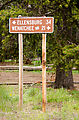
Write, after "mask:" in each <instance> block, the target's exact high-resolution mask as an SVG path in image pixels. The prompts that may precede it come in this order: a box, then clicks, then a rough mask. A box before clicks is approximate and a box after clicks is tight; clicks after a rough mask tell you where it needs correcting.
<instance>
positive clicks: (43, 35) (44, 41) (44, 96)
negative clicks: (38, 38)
mask: <svg viewBox="0 0 79 120" xmlns="http://www.w3.org/2000/svg"><path fill="white" fill-rule="evenodd" d="M42 111H43V112H45V111H46V34H42Z"/></svg>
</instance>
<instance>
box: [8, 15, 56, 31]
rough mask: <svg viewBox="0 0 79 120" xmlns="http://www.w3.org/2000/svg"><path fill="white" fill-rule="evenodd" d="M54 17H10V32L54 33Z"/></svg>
mask: <svg viewBox="0 0 79 120" xmlns="http://www.w3.org/2000/svg"><path fill="white" fill-rule="evenodd" d="M53 31H54V18H53V17H21V18H10V19H9V32H10V33H52V32H53Z"/></svg>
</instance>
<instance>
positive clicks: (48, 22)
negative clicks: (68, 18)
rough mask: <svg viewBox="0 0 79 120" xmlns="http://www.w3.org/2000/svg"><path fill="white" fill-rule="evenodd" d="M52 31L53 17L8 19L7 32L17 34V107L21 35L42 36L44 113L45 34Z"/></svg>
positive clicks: (43, 97)
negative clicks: (32, 34)
mask: <svg viewBox="0 0 79 120" xmlns="http://www.w3.org/2000/svg"><path fill="white" fill-rule="evenodd" d="M53 31H54V18H53V17H21V16H19V17H18V18H10V19H9V32H10V33H19V36H18V37H19V106H20V107H21V106H22V103H23V36H22V33H43V34H42V110H43V112H45V111H46V33H52V32H53Z"/></svg>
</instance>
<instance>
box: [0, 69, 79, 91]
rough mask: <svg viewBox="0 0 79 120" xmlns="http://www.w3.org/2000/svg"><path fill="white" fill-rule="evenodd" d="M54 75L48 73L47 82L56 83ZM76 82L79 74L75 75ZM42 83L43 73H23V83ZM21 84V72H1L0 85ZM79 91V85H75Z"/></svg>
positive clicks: (78, 79)
mask: <svg viewBox="0 0 79 120" xmlns="http://www.w3.org/2000/svg"><path fill="white" fill-rule="evenodd" d="M54 79H55V78H54V77H52V73H47V75H46V80H47V81H54ZM73 79H74V81H79V74H77V73H75V74H73ZM38 81H42V72H32V71H31V72H29V71H23V82H38ZM17 82H19V72H17V71H16V72H15V71H0V83H17ZM75 87H77V88H78V89H79V84H75Z"/></svg>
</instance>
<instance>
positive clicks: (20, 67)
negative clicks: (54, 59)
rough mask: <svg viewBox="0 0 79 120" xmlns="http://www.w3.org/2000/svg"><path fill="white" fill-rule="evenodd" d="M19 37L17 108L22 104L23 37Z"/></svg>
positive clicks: (19, 35) (20, 35)
mask: <svg viewBox="0 0 79 120" xmlns="http://www.w3.org/2000/svg"><path fill="white" fill-rule="evenodd" d="M18 37H19V107H20V108H21V106H22V104H23V35H22V34H21V33H19V34H18Z"/></svg>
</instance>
